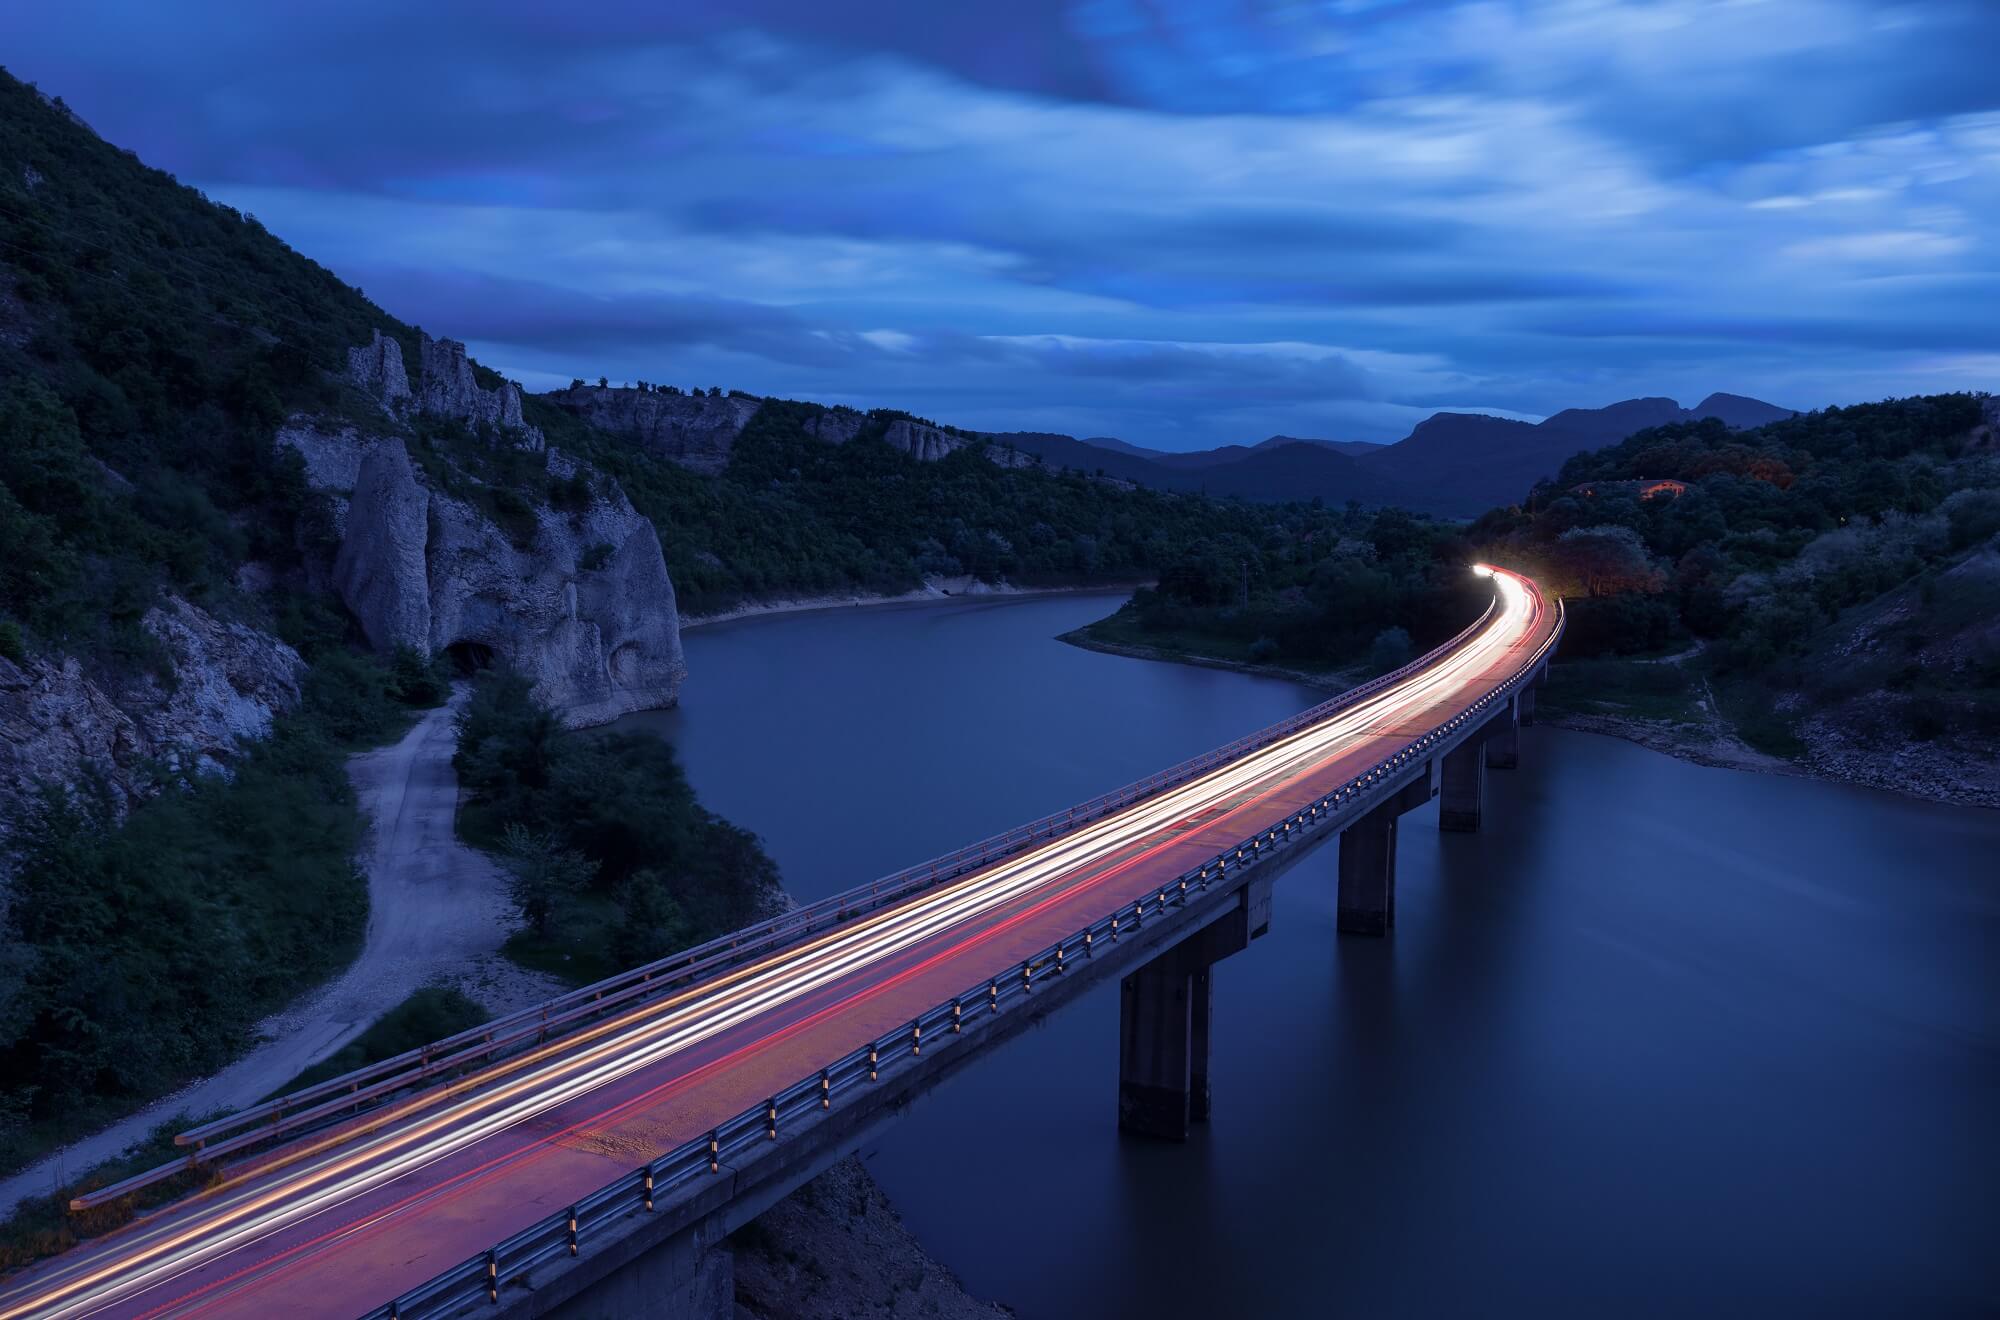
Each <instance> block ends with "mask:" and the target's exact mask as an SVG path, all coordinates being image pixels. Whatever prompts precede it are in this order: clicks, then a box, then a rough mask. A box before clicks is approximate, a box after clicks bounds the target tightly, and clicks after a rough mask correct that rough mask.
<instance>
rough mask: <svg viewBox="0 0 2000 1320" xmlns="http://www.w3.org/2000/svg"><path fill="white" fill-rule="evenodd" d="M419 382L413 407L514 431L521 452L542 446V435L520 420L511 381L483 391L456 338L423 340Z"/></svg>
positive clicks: (518, 398) (516, 393) (518, 390)
mask: <svg viewBox="0 0 2000 1320" xmlns="http://www.w3.org/2000/svg"><path fill="white" fill-rule="evenodd" d="M420 349H421V356H422V360H423V380H422V382H421V383H420V384H419V386H418V393H417V407H418V408H419V409H421V410H422V411H424V412H427V413H432V414H435V415H436V416H439V417H455V418H457V419H459V420H460V421H462V422H465V423H467V424H469V425H474V426H476V425H478V424H480V423H482V422H484V423H485V424H487V425H489V426H496V427H499V428H500V429H501V430H503V431H510V432H516V433H518V434H519V436H520V441H519V443H520V444H521V447H522V448H524V449H540V448H542V447H543V440H542V433H541V432H540V431H539V430H537V429H535V428H534V427H532V426H529V425H527V424H526V423H525V422H524V421H522V420H521V387H520V386H519V385H516V384H515V383H514V382H513V381H511V380H505V381H501V382H500V385H499V387H498V388H497V389H490V390H489V389H486V388H484V387H483V386H481V385H480V383H479V381H478V379H477V377H475V376H474V375H473V371H472V360H471V359H470V358H468V357H466V356H465V345H464V344H461V343H459V342H458V341H457V340H456V339H432V338H431V337H430V336H429V335H425V336H424V337H423V342H422V344H421V345H420Z"/></svg>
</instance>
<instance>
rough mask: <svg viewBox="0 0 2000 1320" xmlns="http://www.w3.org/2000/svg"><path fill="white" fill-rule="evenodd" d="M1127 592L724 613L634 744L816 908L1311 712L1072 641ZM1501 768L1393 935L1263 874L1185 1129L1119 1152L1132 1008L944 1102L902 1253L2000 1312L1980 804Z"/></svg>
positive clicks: (1988, 881)
mask: <svg viewBox="0 0 2000 1320" xmlns="http://www.w3.org/2000/svg"><path fill="white" fill-rule="evenodd" d="M1114 603H1115V601H1114V599H1112V598H1104V597H1054V598H1043V599H1036V600H1028V601H1019V602H1007V603H998V604H977V603H968V604H951V605H942V606H929V607H916V608H910V609H871V610H847V611H840V612H829V613H820V614H808V615H795V616H778V617H772V618H766V619H758V620H748V621H743V622H740V623H734V624H725V625H720V626H717V627H713V628H707V629H701V630H698V631H695V632H692V633H690V634H689V635H688V637H687V652H688V667H689V669H690V671H691V674H692V677H690V679H689V680H688V684H687V687H686V690H685V692H684V694H683V705H682V707H681V709H680V710H678V711H674V712H668V713H665V714H661V715H654V716H642V717H637V718H635V719H634V720H632V721H628V724H635V725H641V726H644V727H648V728H652V729H656V730H658V731H659V732H661V733H662V734H663V735H664V736H666V737H668V738H670V739H672V741H673V742H674V743H675V744H676V746H678V747H679V749H680V751H681V755H682V757H683V758H684V760H685V762H686V764H687V768H688V773H689V775H690V777H691V778H692V780H693V782H694V785H695V787H696V789H697V790H698V791H699V792H700V794H701V796H702V798H703V800H704V801H705V802H706V803H707V804H708V805H709V806H710V807H712V808H714V809H715V810H716V811H718V812H720V813H722V814H723V815H725V816H727V817H729V818H730V819H732V820H734V821H736V822H738V823H740V824H742V825H744V826H746V827H748V828H750V829H753V830H755V831H757V832H758V833H759V834H761V835H762V836H763V837H764V840H765V842H766V844H767V845H768V847H769V849H770V852H771V854H772V855H773V856H774V857H775V858H776V859H777V861H778V863H779V865H780V866H781V867H782V868H783V871H784V875H785V880H786V883H787V884H788V885H789V886H790V888H791V889H792V890H793V892H795V893H796V894H798V895H799V897H801V898H805V899H810V898H815V897H819V896H821V895H824V894H827V893H830V892H832V891H834V890H836V889H839V888H844V887H846V886H848V885H851V884H854V883H857V882H860V881H864V880H867V879H870V878H872V877H874V876H876V875H878V874H882V873H886V872H888V871H891V870H894V869H896V868H897V867H900V866H902V865H905V864H907V863H910V862H915V861H919V860H922V859H923V858H925V857H927V856H930V855H932V854H935V853H938V852H942V851H945V850H946V849H949V848H952V847H955V846H957V845H959V844H962V843H966V842H970V841H971V840H973V839H975V838H977V837H980V836H982V835H984V834H989V833H993V832H995V831H997V830H1000V829H1003V828H1005V827H1008V826H1011V825H1015V824H1018V823H1020V822H1022V821H1024V820H1026V819H1029V818H1031V817H1033V816H1037V815H1040V814H1042V813H1044V812H1046V811H1050V810H1054V809H1056V808H1058V807H1061V806H1065V805H1067V804H1069V803H1070V802H1073V801H1075V800H1078V799H1081V798H1084V797H1087V796H1090V795H1091V794H1094V793H1097V792H1100V791H1102V790H1104V789H1107V788H1111V787H1114V786H1116V785H1118V784H1120V783H1123V782H1126V781H1128V780H1130V779H1134V778H1137V777H1138V776H1140V775H1142V774H1145V773H1147V772H1149V771H1152V770H1155V769H1158V768H1161V767H1163V766H1165V765H1167V764H1168V763H1170V762H1172V761H1174V760H1177V759H1179V758H1181V757H1184V756H1188V755H1192V754H1194V753H1196V752H1200V751H1204V750H1206V749H1208V748H1210V747H1212V746H1215V745H1217V744H1220V743H1223V742H1226V741H1228V740H1229V739H1231V738H1234V737H1236V736H1237V735H1239V734H1242V733H1244V732H1247V731H1249V730H1250V729H1253V728H1256V727H1257V726H1259V725H1262V724H1265V723H1268V722H1270V721H1272V720H1274V719H1277V718H1279V717H1281V716H1283V715H1287V714H1290V713H1291V712H1293V711H1295V710H1297V709H1299V708H1301V707H1302V706H1304V705H1306V704H1309V703H1310V702H1312V701H1313V700H1315V699H1317V694H1315V693H1312V692H1310V691H1308V690H1306V689H1304V688H1301V687H1296V686H1293V685H1291V684H1287V683H1279V682H1272V681H1268V680H1262V679H1254V678H1249V677H1246V676H1243V675H1238V674H1228V673H1220V672H1216V671H1212V670H1203V669H1194V668H1189V667H1184V666H1179V665H1166V664H1155V663H1149V662H1145V661H1136V660H1126V659H1122V658H1118V657H1112V656H1104V655H1097V654H1093V653H1091V652H1086V651H1081V650H1077V649H1076V648H1073V647H1068V646H1064V645H1061V644H1059V643H1057V642H1055V641H1053V640H1052V639H1053V638H1054V637H1055V635H1056V634H1058V633H1060V632H1063V631H1066V630H1067V629H1069V628H1072V627H1075V626H1077V625H1079V624H1081V623H1084V622H1087V621H1088V620H1090V619H1093V618H1097V617H1101V616H1102V615H1103V614H1105V613H1107V612H1109V610H1110V608H1111V607H1112V605H1113V604H1114ZM1521 759H1522V765H1521V769H1520V770H1518V771H1514V772H1511V773H1510V772H1494V773H1493V774H1491V775H1490V776H1489V779H1488V783H1489V797H1488V799H1487V826H1486V829H1485V832H1484V833H1482V834H1479V835H1475V836H1460V835H1451V836H1441V835H1439V834H1438V833H1437V832H1436V829H1435V825H1436V807H1435V806H1432V807H1431V808H1429V809H1427V810H1425V811H1421V812H1417V813H1414V814H1413V815H1411V816H1407V817H1405V818H1404V832H1403V838H1402V845H1401V846H1402V852H1401V866H1400V880H1399V884H1400V889H1399V892H1398V901H1397V906H1396V915H1397V922H1398V925H1397V928H1396V931H1395V933H1394V934H1393V935H1392V936H1391V937H1390V938H1388V939H1386V940H1367V939H1358V938H1355V937H1345V938H1337V937H1336V935H1335V932H1334V920H1333V917H1334V886H1333V864H1334V851H1333V849H1332V848H1330V847H1329V848H1323V849H1321V851H1320V852H1319V853H1317V854H1315V855H1314V857H1312V858H1311V859H1309V860H1308V861H1307V862H1306V863H1304V864H1303V865H1302V866H1300V867H1298V868H1296V869H1295V870H1293V871H1292V872H1290V873H1289V874H1288V875H1287V876H1286V877H1285V878H1284V879H1283V880H1281V881H1280V882H1279V885H1278V889H1277V897H1276V911H1275V917H1274V921H1273V925H1272V931H1271V934H1270V935H1269V936H1268V937H1267V938H1265V939H1263V940H1260V941H1259V942H1257V943H1256V944H1255V945H1253V946H1252V947H1251V948H1250V950H1249V951H1247V952H1245V953H1242V954H1239V955H1238V956H1236V957H1235V958H1233V959H1231V960H1229V961H1228V962H1225V963H1223V964H1221V965H1220V966H1219V967H1218V968H1217V970H1216V976H1215V983H1216V991H1215V1044H1214V1077H1215V1081H1214V1091H1215V1116H1214V1119H1213V1121H1212V1122H1211V1123H1209V1124H1208V1125H1207V1126H1206V1127H1205V1128H1204V1129H1202V1130H1200V1131H1199V1132H1198V1133H1197V1135H1196V1137H1195V1139H1194V1140H1193V1141H1191V1142H1189V1143H1188V1144H1187V1145H1186V1146H1169V1145H1161V1144H1156V1143H1152V1142H1147V1141H1143V1140H1138V1139H1133V1138H1121V1137H1120V1136H1119V1134H1118V1132H1117V1130H1116V1126H1115V1111H1116V1101H1117V1095H1116V1090H1117V1087H1116V1083H1117V1059H1116V1048H1117V1034H1118V998H1117V989H1116V986H1115V985H1110V986H1106V987H1103V988H1102V989H1100V990H1098V991H1096V992H1094V993H1093V994H1092V995H1090V996H1088V997H1087V998H1085V999H1084V1000H1082V1001H1080V1002H1079V1003H1077V1004H1076V1005H1074V1006H1073V1007H1071V1008H1070V1009H1068V1010H1067V1011H1065V1012H1063V1013H1061V1014H1059V1015H1057V1017H1056V1018H1055V1019H1054V1020H1053V1021H1051V1022H1049V1023H1048V1024H1047V1025H1046V1026H1045V1027H1044V1028H1042V1029H1041V1030H1039V1031H1034V1032H1030V1033H1028V1035H1026V1036H1025V1037H1023V1038H1020V1039H1018V1040H1016V1041H1015V1042H1013V1043H1011V1044H1009V1045H1008V1046H1005V1047H1003V1048H1001V1049H999V1050H996V1051H994V1052H993V1053H992V1054H991V1055H990V1056H988V1057H987V1058H986V1059H984V1060H982V1061H981V1062H980V1063H979V1064H978V1065H976V1066H974V1067H973V1068H971V1069H969V1070H968V1071H967V1072H965V1073H963V1074H961V1075H960V1076H959V1077H958V1078H956V1079H954V1080H953V1081H952V1082H950V1083H948V1084H947V1085H945V1086H944V1087H943V1088H941V1089H940V1090H939V1091H937V1092H936V1093H934V1094H933V1095H931V1096H930V1097H929V1098H927V1099H926V1100H924V1101H922V1102H920V1103H919V1104H918V1105H917V1106H915V1107H914V1109H913V1110H912V1112H911V1113H910V1114H909V1115H907V1116H906V1117H905V1118H904V1119H903V1121H902V1122H901V1123H900V1125H899V1126H897V1127H896V1128H895V1129H894V1130H893V1131H892V1132H891V1133H890V1134H889V1135H888V1136H887V1137H885V1138H884V1139H883V1140H882V1141H881V1142H880V1143H879V1145H878V1146H877V1147H875V1148H873V1149H871V1150H869V1151H867V1152H865V1153H866V1155H867V1158H868V1163H869V1165H870V1167H871V1168H872V1169H873V1170H874V1172H875V1173H876V1175H877V1176H878V1177H879V1178H880V1179H881V1181H882V1183H883V1185H884V1186H885V1187H886V1188H887V1189H888V1191H889V1194H890V1195H891V1196H892V1197H893V1198H894V1199H895V1201H896V1203H897V1204H898V1206H899V1207H901V1209H902V1211H903V1214H904V1216H905V1218H906V1220H907V1221H908V1223H909V1224H910V1226H911V1228H912V1229H913V1230H914V1231H915V1232H916V1234H917V1235H918V1237H919V1238H921V1239H922V1240H923V1242H924V1243H925V1244H926V1245H927V1246H928V1247H929V1248H930V1249H931V1250H932V1251H933V1252H934V1253H935V1254H936V1255H937V1256H939V1257H940V1258H941V1259H942V1260H944V1261H945V1262H946V1263H947V1264H949V1265H951V1266H952V1267H953V1268H954V1269H956V1270H957V1271H958V1272H959V1274H960V1275H961V1276H963V1278H964V1279H965V1281H966V1283H967V1285H968V1287H970V1288H971V1289H972V1291H973V1292H974V1293H975V1294H978V1295H980V1296H984V1297H990V1298H994V1299H997V1300H1001V1301H1005V1302H1008V1303H1010V1304H1011V1305H1013V1306H1015V1307H1016V1308H1017V1309H1018V1310H1019V1311H1020V1313H1021V1315H1022V1316H1024V1317H1030V1318H1042V1317H1061V1316H1071V1315H1088V1316H1160V1315H1167V1316H1180V1315H1187V1316H1205V1317H1206V1316H1215V1317H1224V1316H1257V1315H1277V1316H1292V1315H1314V1316H1319V1315H1355V1316H1386V1315H1399V1316H1400V1315H1420V1316H1471V1315H1480V1316H1488V1315H1537V1316H1540V1315H1599V1316H1622V1315H1670V1316H1682V1315H1716V1314H1728V1315H1745V1316H1773V1315H1802V1314H1803V1315H1885V1316H1886V1315H1951V1314H1987V1315H1990V1314H1995V1313H1996V1310H2000V1282H1996V1278H2000V1274H1997V1273H1996V1272H2000V1265H1996V1260H2000V1227H1996V1225H1997V1224H2000V812H1987V811H1975V810H1970V809H1957V808H1948V807H1938V806H1929V805H1925V804H1922V803H1917V802H1910V801H1904V800H1901V799H1898V798H1894V797H1890V796H1886V795H1882V794H1876V793H1870V792H1866V791H1861V790H1853V789H1846V788H1841V787H1834V786H1828V785H1824V784H1814V783H1808V782H1805V781H1800V780H1793V779H1783V778H1777V777H1772V776H1761V775H1750V774H1742V773H1737V772H1732V771H1720V770H1708V769H1703V768H1700V767H1696V766H1691V765H1687V764H1684V763H1682V762H1678V761H1674V760H1671V759H1669V758H1667V757H1663V756H1659V755H1656V754H1654V753H1650V752H1647V751H1645V750H1643V749H1640V748H1638V747H1635V746H1632V745H1630V744H1627V743H1623V742H1620V741H1617V740H1614V739H1609V738H1601V737H1593V736H1590V735H1587V734H1578V733H1568V732H1564V731H1560V730H1552V729H1532V730H1528V731H1527V732H1526V733H1525V734H1524V738H1523V743H1522V758H1521ZM887 1291H889V1285H888V1284H887V1283H886V1282H885V1293H886V1292H887Z"/></svg>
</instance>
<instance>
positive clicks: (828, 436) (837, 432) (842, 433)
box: [805, 408, 868, 445]
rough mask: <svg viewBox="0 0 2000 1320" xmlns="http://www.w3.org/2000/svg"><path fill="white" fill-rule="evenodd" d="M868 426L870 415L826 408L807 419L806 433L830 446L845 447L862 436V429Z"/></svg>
mask: <svg viewBox="0 0 2000 1320" xmlns="http://www.w3.org/2000/svg"><path fill="white" fill-rule="evenodd" d="M867 424H868V415H867V414H866V413H858V412H856V411H854V409H852V408H825V409H822V410H821V411H819V412H816V413H814V414H813V415H812V416H811V417H808V418H806V421H805V432H806V434H807V435H809V436H811V437H812V438H813V439H815V440H824V441H825V442H826V443H828V444H830V445H844V444H846V443H847V442H848V441H849V440H852V439H853V438H854V437H855V436H857V435H860V434H861V428H862V427H864V426H866V425H867Z"/></svg>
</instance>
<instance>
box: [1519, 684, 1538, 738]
mask: <svg viewBox="0 0 2000 1320" xmlns="http://www.w3.org/2000/svg"><path fill="white" fill-rule="evenodd" d="M1536 686H1538V685H1537V684H1533V683H1530V684H1529V685H1528V686H1526V687H1524V688H1522V689H1521V724H1522V726H1523V727H1526V726H1527V725H1530V724H1533V723H1534V722H1535V688H1536Z"/></svg>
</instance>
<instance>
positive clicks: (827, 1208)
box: [729, 1158, 1013, 1320]
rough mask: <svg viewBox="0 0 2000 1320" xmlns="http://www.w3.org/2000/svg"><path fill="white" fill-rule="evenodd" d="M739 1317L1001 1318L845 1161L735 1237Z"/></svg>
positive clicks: (1001, 1310)
mask: <svg viewBox="0 0 2000 1320" xmlns="http://www.w3.org/2000/svg"><path fill="white" fill-rule="evenodd" d="M729 1245H730V1248H731V1250H733V1251H734V1252H735V1253H736V1314H737V1317H738V1320H916V1318H917V1317H941V1318H942V1320H1001V1317H1006V1316H1011V1315H1013V1312H1012V1311H1011V1310H1009V1309H1008V1308H1007V1307H1004V1306H999V1305H995V1304H993V1303H991V1302H982V1301H980V1300H978V1299H977V1298H975V1297H973V1296H972V1295H971V1294H969V1293H967V1292H966V1291H965V1285H964V1284H962V1283H960V1282H959V1280H958V1276H957V1275H955V1274H953V1273H952V1272H951V1271H950V1270H949V1269H947V1268H946V1267H945V1266H943V1265H941V1264H939V1263H938V1262H937V1261H936V1260H933V1259H932V1258H931V1257H930V1256H929V1255H928V1254H926V1253H925V1251H924V1249H923V1245H922V1244H921V1243H919V1242H918V1241H917V1240H916V1238H915V1237H913V1236H911V1234H910V1230H909V1229H907V1228H905V1227H904V1226H903V1220H902V1216H901V1215H899V1214H897V1213H896V1208H895V1206H893V1205H891V1204H890V1203H889V1198H888V1197H887V1196H885V1195H883V1193H882V1189H881V1187H880V1186H879V1185H878V1184H877V1183H876V1182H875V1179H874V1178H873V1177H871V1176H870V1175H869V1173H868V1171H867V1169H865V1168H863V1167H862V1164H861V1161H860V1159H859V1158H850V1159H845V1160H842V1161H841V1162H840V1163H839V1164H836V1165H834V1166H833V1167H832V1168H831V1169H828V1170H827V1171H826V1172H825V1173H823V1174H821V1175H820V1176H819V1177H817V1178H815V1179H813V1181H811V1182H809V1183H807V1184H806V1185H805V1186H804V1187H801V1188H799V1190H798V1191H796V1192H793V1193H792V1194H791V1195H790V1196H788V1197H786V1198H785V1199H784V1200H782V1201H780V1202H779V1203H778V1204H777V1205H775V1206H773V1207H771V1209H769V1210H767V1211H765V1212H764V1214H763V1215H762V1216H761V1217H759V1218H758V1219H757V1220H756V1221H754V1222H753V1223H751V1224H749V1225H747V1226H745V1227H744V1228H742V1229H741V1230H739V1231H738V1232H737V1233H736V1234H735V1236H734V1237H732V1238H731V1239H730V1240H729Z"/></svg>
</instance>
